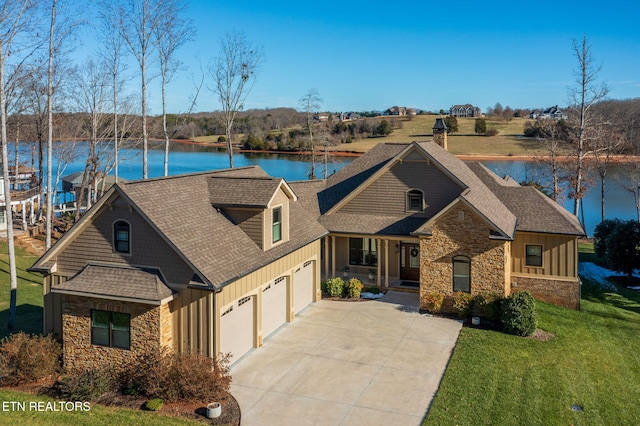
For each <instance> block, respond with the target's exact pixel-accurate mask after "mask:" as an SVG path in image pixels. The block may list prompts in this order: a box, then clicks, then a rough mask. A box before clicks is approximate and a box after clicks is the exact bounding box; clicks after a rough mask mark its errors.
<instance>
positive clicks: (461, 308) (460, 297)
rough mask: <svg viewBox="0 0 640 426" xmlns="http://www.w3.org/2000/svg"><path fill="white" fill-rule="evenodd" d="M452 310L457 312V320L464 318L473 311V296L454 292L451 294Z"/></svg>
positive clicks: (462, 292)
mask: <svg viewBox="0 0 640 426" xmlns="http://www.w3.org/2000/svg"><path fill="white" fill-rule="evenodd" d="M453 309H455V310H456V311H458V317H459V318H466V317H468V316H469V315H470V314H471V310H472V309H473V296H472V295H471V293H466V292H464V291H456V292H455V293H453Z"/></svg>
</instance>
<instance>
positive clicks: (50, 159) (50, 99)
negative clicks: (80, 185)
mask: <svg viewBox="0 0 640 426" xmlns="http://www.w3.org/2000/svg"><path fill="white" fill-rule="evenodd" d="M57 2H58V0H53V2H52V5H51V27H50V29H49V71H48V73H47V110H48V111H47V115H48V123H49V129H48V137H47V207H46V208H47V212H46V213H47V217H46V221H45V222H46V226H47V228H46V243H45V247H46V249H47V250H48V249H49V248H50V247H51V231H52V229H51V225H52V222H53V211H52V210H53V203H52V201H53V200H52V198H53V186H52V184H53V182H52V181H53V176H52V170H51V169H52V166H53V153H52V152H53V53H54V52H53V35H54V28H55V23H56V4H57Z"/></svg>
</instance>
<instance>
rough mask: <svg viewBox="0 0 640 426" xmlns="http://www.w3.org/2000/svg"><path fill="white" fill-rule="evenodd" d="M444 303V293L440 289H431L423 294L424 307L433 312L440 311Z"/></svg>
mask: <svg viewBox="0 0 640 426" xmlns="http://www.w3.org/2000/svg"><path fill="white" fill-rule="evenodd" d="M443 303H444V294H442V293H440V292H439V291H429V292H427V293H426V294H425V295H424V296H422V304H423V306H424V308H425V309H426V310H427V311H429V312H430V313H432V314H437V313H438V312H440V310H441V309H442V304H443Z"/></svg>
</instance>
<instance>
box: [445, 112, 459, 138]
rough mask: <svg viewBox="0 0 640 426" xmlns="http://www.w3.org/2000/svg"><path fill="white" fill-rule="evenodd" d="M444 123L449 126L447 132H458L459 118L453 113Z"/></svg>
mask: <svg viewBox="0 0 640 426" xmlns="http://www.w3.org/2000/svg"><path fill="white" fill-rule="evenodd" d="M444 124H446V126H447V132H448V133H450V134H453V133H458V130H459V128H458V119H457V118H456V117H454V116H453V115H448V116H446V117H445V118H444Z"/></svg>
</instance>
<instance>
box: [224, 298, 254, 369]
mask: <svg viewBox="0 0 640 426" xmlns="http://www.w3.org/2000/svg"><path fill="white" fill-rule="evenodd" d="M253 325H254V320H253V298H252V297H243V298H241V299H239V300H237V301H235V302H234V303H233V304H232V305H231V306H230V307H229V308H228V309H227V310H226V311H225V312H224V313H223V314H222V317H221V319H220V349H221V350H220V352H222V353H228V352H230V353H231V363H234V362H236V361H237V360H238V359H240V358H241V357H242V356H243V355H244V354H246V353H247V352H248V351H249V350H251V348H253Z"/></svg>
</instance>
